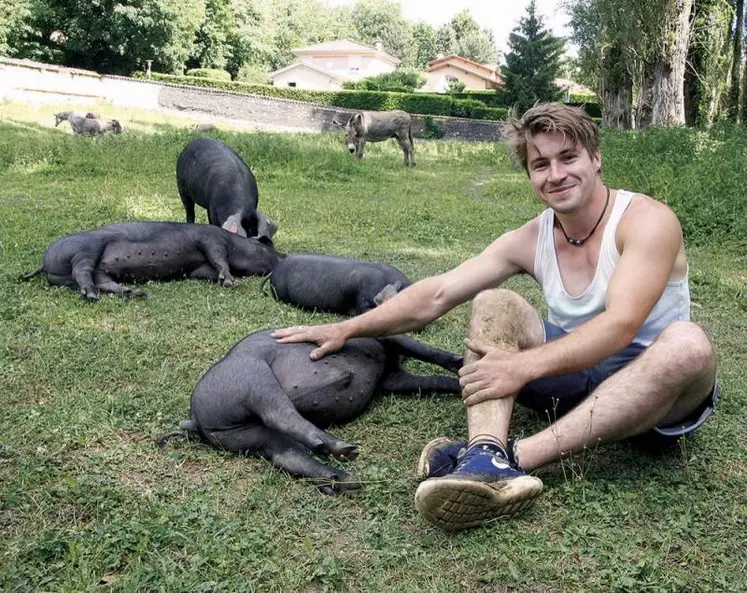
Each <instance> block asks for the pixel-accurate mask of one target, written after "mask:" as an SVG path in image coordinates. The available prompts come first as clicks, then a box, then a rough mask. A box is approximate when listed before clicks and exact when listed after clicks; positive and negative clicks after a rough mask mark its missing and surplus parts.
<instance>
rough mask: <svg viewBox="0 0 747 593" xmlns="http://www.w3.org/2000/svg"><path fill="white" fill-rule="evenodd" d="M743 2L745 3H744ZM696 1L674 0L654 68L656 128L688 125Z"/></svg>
mask: <svg viewBox="0 0 747 593" xmlns="http://www.w3.org/2000/svg"><path fill="white" fill-rule="evenodd" d="M740 1H742V0H740ZM692 3H693V0H671V5H670V11H671V12H670V14H671V16H672V18H671V20H668V22H667V23H666V25H667V26H665V34H664V38H663V40H662V48H661V51H660V52H659V56H658V58H657V60H656V64H655V65H654V85H653V112H652V116H651V123H652V124H654V125H664V126H668V125H677V124H683V123H685V97H684V80H685V58H686V57H687V47H688V44H689V41H690V19H691V13H692Z"/></svg>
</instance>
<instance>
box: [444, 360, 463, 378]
mask: <svg viewBox="0 0 747 593" xmlns="http://www.w3.org/2000/svg"><path fill="white" fill-rule="evenodd" d="M462 366H464V357H463V356H455V357H454V360H453V361H452V362H451V364H449V366H448V367H447V370H449V371H451V372H452V373H455V374H459V369H461V368H462Z"/></svg>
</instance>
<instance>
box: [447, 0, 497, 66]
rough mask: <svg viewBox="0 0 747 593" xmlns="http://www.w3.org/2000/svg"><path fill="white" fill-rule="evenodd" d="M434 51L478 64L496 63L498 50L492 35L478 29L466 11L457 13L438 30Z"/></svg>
mask: <svg viewBox="0 0 747 593" xmlns="http://www.w3.org/2000/svg"><path fill="white" fill-rule="evenodd" d="M436 51H437V53H439V54H443V55H445V56H448V55H457V56H461V57H463V58H467V59H468V60H472V61H473V62H477V63H478V64H497V63H498V50H497V49H496V47H495V42H494V40H493V37H492V35H491V34H490V33H489V32H488V31H486V30H481V29H480V25H479V24H478V23H477V21H476V20H475V18H474V17H473V16H472V15H471V14H470V12H469V11H468V10H463V11H461V12H459V13H457V14H456V15H454V17H453V18H452V19H451V20H450V21H449V22H448V23H446V24H445V25H443V26H442V27H441V28H440V29H439V30H438V33H437V34H436Z"/></svg>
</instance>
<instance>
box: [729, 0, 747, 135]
mask: <svg viewBox="0 0 747 593" xmlns="http://www.w3.org/2000/svg"><path fill="white" fill-rule="evenodd" d="M734 12H735V13H736V14H735V16H736V23H735V24H734V36H733V37H732V42H733V44H734V45H733V48H734V50H733V53H732V57H731V85H730V86H729V119H730V120H731V121H734V122H736V121H739V89H740V86H741V85H740V84H739V80H740V78H741V74H742V43H743V41H742V37H743V35H744V0H735V2H734Z"/></svg>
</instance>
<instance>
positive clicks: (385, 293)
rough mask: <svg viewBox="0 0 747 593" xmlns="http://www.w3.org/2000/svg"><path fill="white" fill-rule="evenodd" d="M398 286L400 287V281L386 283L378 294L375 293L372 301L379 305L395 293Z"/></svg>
mask: <svg viewBox="0 0 747 593" xmlns="http://www.w3.org/2000/svg"><path fill="white" fill-rule="evenodd" d="M400 288H402V283H401V282H396V283H394V284H387V285H386V286H385V287H384V288H382V289H381V290H380V291H379V294H377V295H376V296H375V297H374V298H373V301H374V303H376V305H380V304H381V303H383V302H384V301H388V300H389V299H391V298H392V297H393V296H394V295H395V294H397V292H398V291H399V289H400Z"/></svg>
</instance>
